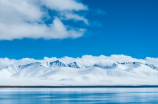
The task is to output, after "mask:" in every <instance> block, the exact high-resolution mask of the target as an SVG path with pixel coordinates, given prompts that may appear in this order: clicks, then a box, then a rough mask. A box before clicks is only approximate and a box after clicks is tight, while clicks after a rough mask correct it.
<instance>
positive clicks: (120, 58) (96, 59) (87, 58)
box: [0, 55, 158, 69]
mask: <svg viewBox="0 0 158 104" xmlns="http://www.w3.org/2000/svg"><path fill="white" fill-rule="evenodd" d="M56 60H60V61H61V62H63V63H65V64H69V63H71V62H77V63H78V64H80V65H83V66H92V65H94V64H100V65H112V64H113V63H116V62H120V63H122V62H141V63H144V64H145V63H149V64H153V65H155V66H157V67H158V64H157V62H158V58H149V57H147V58H146V59H136V58H132V57H130V56H126V55H111V56H104V55H100V56H92V55H84V56H82V57H81V58H79V57H78V58H73V57H67V56H66V57H63V58H57V57H52V58H48V57H44V59H43V60H35V59H30V58H23V59H20V60H16V59H8V58H0V69H1V68H4V67H5V66H7V65H12V64H14V65H25V64H29V63H32V62H42V63H46V62H52V61H56Z"/></svg>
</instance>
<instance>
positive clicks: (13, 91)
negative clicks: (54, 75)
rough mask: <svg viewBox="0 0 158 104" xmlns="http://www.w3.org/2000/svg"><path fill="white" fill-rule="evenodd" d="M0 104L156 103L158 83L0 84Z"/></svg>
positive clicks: (157, 101)
mask: <svg viewBox="0 0 158 104" xmlns="http://www.w3.org/2000/svg"><path fill="white" fill-rule="evenodd" d="M0 104H158V87H86V88H80V87H76V88H72V87H68V88H0Z"/></svg>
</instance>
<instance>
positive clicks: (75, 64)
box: [67, 62, 80, 68]
mask: <svg viewBox="0 0 158 104" xmlns="http://www.w3.org/2000/svg"><path fill="white" fill-rule="evenodd" d="M67 66H68V67H71V68H80V66H79V65H78V64H77V63H76V62H72V63H70V64H68V65H67Z"/></svg>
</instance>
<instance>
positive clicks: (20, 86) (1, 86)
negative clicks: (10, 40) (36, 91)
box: [0, 85, 158, 88]
mask: <svg viewBox="0 0 158 104" xmlns="http://www.w3.org/2000/svg"><path fill="white" fill-rule="evenodd" d="M89 87H94V88H97V87H105V88H106V87H107V88H108V87H110V88H111V87H120V88H121V87H127V88H128V87H133V88H134V87H141V88H143V87H158V85H56V86H55V85H54V86H47V85H19V86H11V85H7V86H5V85H4V86H3V85H0V88H89Z"/></svg>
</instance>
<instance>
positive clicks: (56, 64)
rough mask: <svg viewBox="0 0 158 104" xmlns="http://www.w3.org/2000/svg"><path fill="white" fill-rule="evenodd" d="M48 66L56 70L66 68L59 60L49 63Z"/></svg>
mask: <svg viewBox="0 0 158 104" xmlns="http://www.w3.org/2000/svg"><path fill="white" fill-rule="evenodd" d="M49 65H50V66H51V67H55V68H57V67H66V65H65V64H64V63H62V62H60V61H59V60H56V61H53V62H50V63H49Z"/></svg>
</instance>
